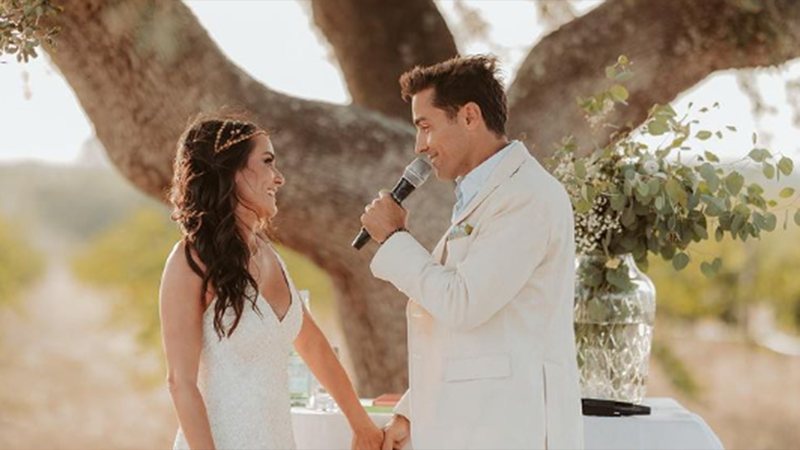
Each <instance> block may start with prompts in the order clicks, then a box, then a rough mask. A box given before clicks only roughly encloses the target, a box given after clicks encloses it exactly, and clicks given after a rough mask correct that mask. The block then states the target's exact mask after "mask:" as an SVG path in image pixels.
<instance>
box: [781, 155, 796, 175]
mask: <svg viewBox="0 0 800 450" xmlns="http://www.w3.org/2000/svg"><path fill="white" fill-rule="evenodd" d="M792 169H794V162H793V161H792V160H791V159H789V158H787V157H785V156H784V157H783V158H781V160H780V161H779V162H778V170H780V171H781V173H782V174H784V175H791V174H792Z"/></svg>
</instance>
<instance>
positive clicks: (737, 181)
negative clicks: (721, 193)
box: [725, 172, 744, 195]
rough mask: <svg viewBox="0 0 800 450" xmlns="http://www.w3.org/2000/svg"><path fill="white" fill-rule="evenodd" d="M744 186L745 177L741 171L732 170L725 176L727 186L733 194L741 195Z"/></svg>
mask: <svg viewBox="0 0 800 450" xmlns="http://www.w3.org/2000/svg"><path fill="white" fill-rule="evenodd" d="M742 186H744V177H743V176H742V175H741V174H740V173H739V172H731V173H729V174H728V176H726V177H725V188H726V189H727V190H728V192H730V193H731V195H739V192H740V191H741V190H742Z"/></svg>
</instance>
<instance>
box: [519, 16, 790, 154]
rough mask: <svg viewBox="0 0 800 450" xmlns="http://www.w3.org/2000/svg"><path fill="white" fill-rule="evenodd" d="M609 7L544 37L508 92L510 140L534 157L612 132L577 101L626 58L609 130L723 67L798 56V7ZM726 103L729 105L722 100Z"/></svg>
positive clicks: (603, 83) (585, 146) (603, 84)
mask: <svg viewBox="0 0 800 450" xmlns="http://www.w3.org/2000/svg"><path fill="white" fill-rule="evenodd" d="M759 3H761V5H762V6H761V7H759V8H755V9H752V8H751V9H748V8H746V7H745V6H742V5H745V4H749V3H746V2H742V1H737V0H704V1H694V0H609V1H607V2H606V3H604V4H602V5H601V6H599V7H597V8H596V9H594V10H592V11H591V12H589V13H588V14H586V15H584V16H582V17H579V18H577V19H575V20H573V21H572V22H570V23H568V24H566V25H564V26H562V27H561V28H559V29H558V30H556V31H554V32H553V33H551V34H549V35H547V36H546V37H545V38H544V39H542V41H541V42H539V43H538V44H537V45H536V46H535V47H534V48H533V49H532V50H531V52H530V53H529V54H528V56H527V57H526V59H525V61H524V62H523V64H522V65H521V66H520V69H519V71H518V72H517V76H516V79H515V80H514V82H513V83H512V85H511V86H510V88H509V94H508V95H509V117H510V124H509V125H510V126H509V129H510V132H511V133H512V135H513V136H517V137H523V139H524V140H525V142H526V143H528V144H529V147H532V148H533V150H532V152H533V153H534V154H535V155H536V156H537V157H540V158H541V157H544V156H547V155H549V154H551V153H552V150H553V149H554V146H555V145H556V144H558V143H559V142H560V141H561V139H562V138H564V137H565V136H566V135H567V134H572V135H573V136H575V138H576V139H577V143H578V145H579V148H581V149H582V150H583V151H588V150H590V149H591V148H592V144H593V143H595V142H596V143H599V144H604V143H605V142H607V139H608V136H609V134H610V133H611V132H612V131H613V130H610V129H608V128H606V129H599V130H591V129H590V128H589V126H588V124H587V122H586V121H585V120H584V118H583V114H582V111H581V110H580V108H579V107H578V106H577V102H576V98H578V97H588V96H590V95H593V94H595V93H597V92H600V91H601V90H603V89H606V88H608V87H609V86H610V82H609V81H608V80H606V79H604V77H603V75H604V68H605V67H606V66H609V65H612V64H613V63H614V62H616V60H617V57H618V56H619V55H621V54H625V55H627V56H628V57H629V58H630V59H631V60H632V61H633V71H634V77H633V79H631V80H630V81H629V82H628V83H627V87H628V90H629V92H630V98H629V100H628V105H627V106H624V107H618V108H617V110H616V111H615V113H614V115H612V116H611V122H612V123H615V124H618V125H620V126H626V125H627V126H630V127H635V126H637V125H639V124H641V123H642V121H643V120H644V119H645V118H646V117H647V112H648V110H649V109H650V107H652V106H653V105H654V104H656V103H659V104H666V103H669V102H670V101H672V100H673V99H674V98H675V97H676V96H677V95H678V94H680V93H682V92H684V91H685V90H687V89H689V88H690V87H692V86H694V85H695V84H697V83H698V82H700V81H702V80H703V79H704V78H706V77H707V76H708V75H709V74H711V73H713V72H715V71H717V70H721V69H733V68H743V67H757V66H771V65H776V64H780V63H783V62H785V61H787V60H789V59H792V58H796V57H798V56H800V20H799V19H800V2H797V1H794V0H766V1H764V2H759ZM720 100H724V99H720Z"/></svg>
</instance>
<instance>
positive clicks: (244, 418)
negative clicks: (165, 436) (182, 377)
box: [173, 253, 303, 450]
mask: <svg viewBox="0 0 800 450" xmlns="http://www.w3.org/2000/svg"><path fill="white" fill-rule="evenodd" d="M276 255H277V253H276ZM277 257H278V261H280V264H281V268H282V269H283V274H284V278H285V279H286V283H287V284H288V287H289V292H290V298H291V303H290V305H289V308H288V310H287V312H286V314H285V315H284V317H283V318H282V319H279V318H278V316H277V315H276V314H275V312H274V311H273V309H272V307H270V305H269V303H267V301H266V299H264V297H263V296H261V295H260V294H258V297H257V299H256V306H257V307H258V309H259V311H260V313H261V314H258V313H257V312H255V311H253V309H252V308H251V307H250V303H249V302H245V308H244V311H243V313H242V318H241V320H240V322H239V325H238V326H237V327H236V330H234V332H233V334H232V335H231V337H230V338H226V337H223V338H222V340H219V339H218V338H217V334H216V332H215V331H214V304H213V302H212V303H211V304H210V305H209V306H208V307H207V309H206V311H205V313H204V315H203V349H202V352H201V354H200V365H199V369H198V387H199V389H200V393H201V394H202V396H203V400H204V402H205V405H206V411H207V413H208V420H209V422H210V424H211V433H212V436H213V437H214V444H215V445H216V448H217V449H293V448H295V442H294V435H293V434H292V421H291V408H290V403H289V402H290V399H289V380H288V375H287V367H288V363H289V353H290V352H291V350H292V344H293V342H294V339H295V337H296V336H297V334H298V333H299V332H300V326H301V325H302V323H303V308H302V306H301V300H300V297H299V295H298V294H297V289H296V288H295V286H294V283H293V282H292V280H291V278H290V277H289V273H288V271H287V270H286V266H285V264H284V262H283V260H281V258H280V256H277ZM214 301H216V299H215V300H214ZM233 318H234V315H233V310H232V309H229V310H228V311H227V314H226V316H225V321H226V326H227V325H228V324H229V323H231V322H232V320H233ZM173 449H175V450H178V449H189V444H188V443H187V442H186V438H185V437H184V435H183V431H182V430H181V429H178V433H177V436H176V437H175V443H174V446H173Z"/></svg>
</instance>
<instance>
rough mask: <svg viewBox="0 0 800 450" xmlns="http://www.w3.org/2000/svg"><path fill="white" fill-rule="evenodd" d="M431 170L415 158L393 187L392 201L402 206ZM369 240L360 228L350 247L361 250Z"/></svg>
mask: <svg viewBox="0 0 800 450" xmlns="http://www.w3.org/2000/svg"><path fill="white" fill-rule="evenodd" d="M432 169H433V168H432V167H431V165H430V163H428V161H426V160H425V159H423V158H417V159H415V160H414V161H411V164H409V165H408V167H406V170H405V171H403V176H402V177H401V178H400V179H399V180H398V181H397V184H395V185H394V188H393V189H392V192H391V196H392V199H394V201H395V202H397V204H398V205H400V204H402V203H403V200H405V199H406V197H408V196H409V194H411V193H412V192H414V189H416V188H418V187H420V186H422V183H424V182H425V180H427V179H428V177H429V176H430V174H431V170H432ZM370 239H371V236H370V235H369V232H367V230H365V229H364V228H361V231H359V232H358V236H356V238H355V239H353V242H352V243H351V244H350V245H352V246H353V247H354V248H355V249H356V250H361V247H363V246H364V245H366V243H367V242H369V240H370Z"/></svg>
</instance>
